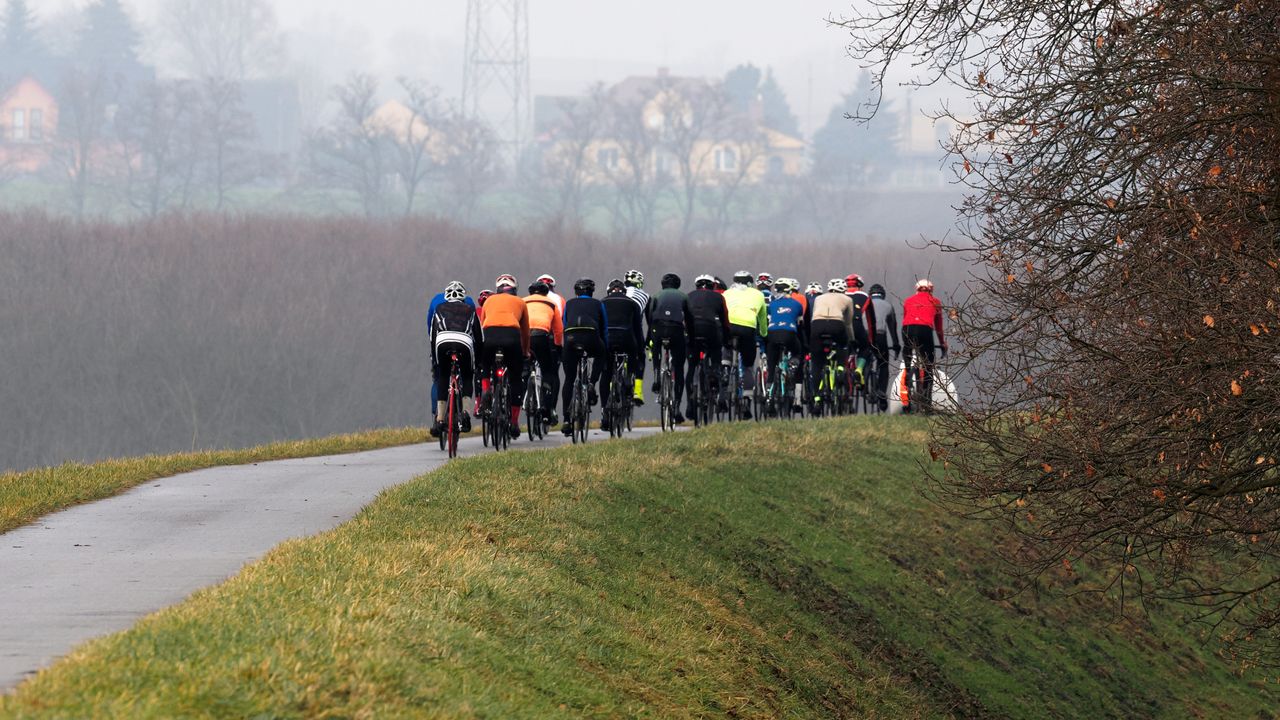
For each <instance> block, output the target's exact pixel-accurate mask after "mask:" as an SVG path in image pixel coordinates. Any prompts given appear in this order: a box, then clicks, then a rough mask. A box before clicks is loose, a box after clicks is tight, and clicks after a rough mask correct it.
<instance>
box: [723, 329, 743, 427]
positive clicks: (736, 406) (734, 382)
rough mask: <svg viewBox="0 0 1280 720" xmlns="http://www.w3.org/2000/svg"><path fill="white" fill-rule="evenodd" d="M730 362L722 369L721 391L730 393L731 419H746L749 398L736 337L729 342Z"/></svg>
mask: <svg viewBox="0 0 1280 720" xmlns="http://www.w3.org/2000/svg"><path fill="white" fill-rule="evenodd" d="M728 359H729V364H728V365H726V366H724V367H723V368H722V371H721V378H720V380H721V382H720V388H721V392H727V393H728V401H729V419H730V420H745V419H747V418H746V415H747V413H746V407H747V402H749V401H748V399H747V397H746V389H745V383H743V367H742V355H741V354H740V353H739V352H738V341H737V338H734V340H733V341H731V342H730V343H729V358H728Z"/></svg>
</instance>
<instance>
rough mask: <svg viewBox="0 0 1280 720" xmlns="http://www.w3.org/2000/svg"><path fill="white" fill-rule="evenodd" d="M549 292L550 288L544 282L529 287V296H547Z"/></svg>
mask: <svg viewBox="0 0 1280 720" xmlns="http://www.w3.org/2000/svg"><path fill="white" fill-rule="evenodd" d="M550 292H551V287H550V286H549V285H547V284H546V283H544V282H536V283H534V284H532V285H530V286H529V294H530V295H547V294H549V293H550Z"/></svg>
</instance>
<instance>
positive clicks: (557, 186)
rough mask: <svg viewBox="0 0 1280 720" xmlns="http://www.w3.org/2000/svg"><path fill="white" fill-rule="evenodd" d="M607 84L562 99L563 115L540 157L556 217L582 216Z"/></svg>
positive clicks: (543, 175)
mask: <svg viewBox="0 0 1280 720" xmlns="http://www.w3.org/2000/svg"><path fill="white" fill-rule="evenodd" d="M605 107H606V96H605V90H604V86H603V85H601V84H597V85H594V86H592V87H591V88H590V89H589V90H588V91H587V93H586V95H584V96H583V97H581V98H565V99H562V100H561V101H560V108H559V109H560V118H559V122H557V123H556V125H555V127H554V128H553V129H552V130H551V137H550V139H549V140H548V142H547V147H546V149H545V151H544V152H543V155H542V159H541V168H542V179H543V182H544V183H546V184H547V185H548V186H549V189H550V190H551V193H552V197H553V200H552V202H551V204H552V207H553V212H554V214H555V215H556V216H557V217H561V218H568V217H580V216H581V215H582V212H583V209H584V207H583V206H584V202H585V199H586V198H585V196H586V190H587V187H588V184H589V183H590V181H591V175H592V170H593V167H592V164H593V163H594V161H595V159H594V158H592V157H590V152H591V148H592V147H594V146H595V145H596V143H597V142H598V140H599V139H600V133H601V130H602V129H603V127H604V125H605V120H606V118H605Z"/></svg>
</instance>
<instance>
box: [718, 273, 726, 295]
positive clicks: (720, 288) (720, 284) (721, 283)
mask: <svg viewBox="0 0 1280 720" xmlns="http://www.w3.org/2000/svg"><path fill="white" fill-rule="evenodd" d="M728 289H729V286H728V285H725V284H724V280H721V279H720V276H719V275H717V276H716V288H715V290H716V292H718V293H720V294H721V295H723V294H724V293H725V291H727V290H728Z"/></svg>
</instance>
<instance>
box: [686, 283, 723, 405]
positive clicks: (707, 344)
mask: <svg viewBox="0 0 1280 720" xmlns="http://www.w3.org/2000/svg"><path fill="white" fill-rule="evenodd" d="M693 285H694V291H693V292H691V293H689V310H690V313H691V314H692V316H693V332H692V333H691V334H690V335H689V337H690V343H689V369H688V372H687V373H686V374H685V385H686V386H688V387H689V388H692V387H693V379H694V375H695V374H697V371H698V361H699V355H700V354H701V353H706V354H707V357H708V358H709V359H710V360H711V367H713V368H719V367H720V363H721V362H723V361H724V352H723V349H724V346H725V344H726V343H728V342H729V306H728V305H725V302H724V295H721V294H720V293H718V292H716V279H715V278H714V277H712V276H710V275H699V276H698V278H697V280H694V283H693ZM719 386H720V374H719V373H718V372H713V373H712V374H711V387H712V388H713V392H715V393H716V394H717V395H719V393H720V390H719ZM690 397H692V390H690ZM720 404H721V406H722V407H721V410H722V411H723V410H724V409H725V408H724V400H723V399H721V400H720ZM688 410H689V413H688V414H689V415H690V416H693V415H694V413H695V412H696V411H697V408H694V407H693V406H692V405H690V406H689V408H688Z"/></svg>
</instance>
